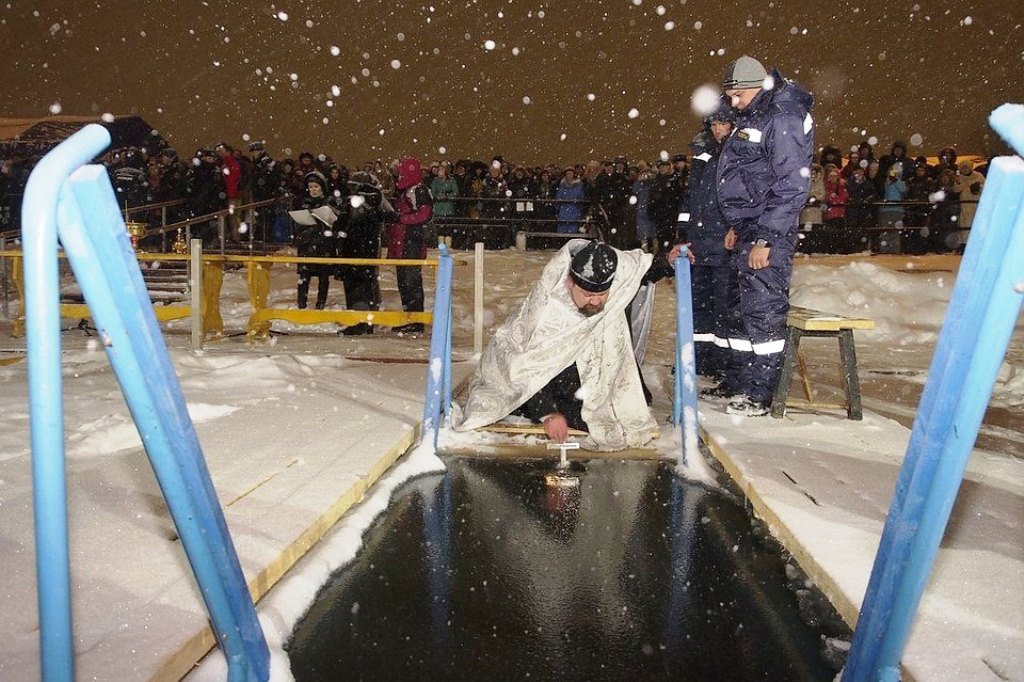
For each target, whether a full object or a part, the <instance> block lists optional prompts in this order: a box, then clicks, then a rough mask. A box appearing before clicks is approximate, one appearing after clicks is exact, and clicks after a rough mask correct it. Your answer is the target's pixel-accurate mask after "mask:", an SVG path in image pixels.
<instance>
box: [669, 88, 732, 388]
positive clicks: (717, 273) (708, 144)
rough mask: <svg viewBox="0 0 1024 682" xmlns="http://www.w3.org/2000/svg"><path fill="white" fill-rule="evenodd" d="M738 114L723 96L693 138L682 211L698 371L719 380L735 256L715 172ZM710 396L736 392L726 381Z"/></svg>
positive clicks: (726, 339) (722, 367) (725, 339)
mask: <svg viewBox="0 0 1024 682" xmlns="http://www.w3.org/2000/svg"><path fill="white" fill-rule="evenodd" d="M734 118H735V113H734V112H733V110H732V106H731V105H730V103H729V100H728V99H727V98H725V97H723V98H722V100H721V102H720V103H719V106H718V107H717V108H716V109H715V111H713V112H711V113H710V114H708V115H707V116H705V117H704V127H703V129H702V130H701V131H700V133H698V134H697V136H696V137H695V138H694V139H693V142H691V143H690V151H691V152H692V153H693V155H692V157H691V159H690V191H689V194H688V195H687V202H686V210H684V212H683V213H682V215H681V220H682V223H683V227H684V229H685V231H686V238H687V241H689V242H690V248H691V250H692V251H693V254H694V257H695V258H696V261H695V262H694V264H693V340H694V342H695V351H696V356H697V373H698V374H700V375H702V376H707V377H712V378H716V379H721V378H723V376H724V374H725V368H726V362H727V353H728V352H729V351H728V333H727V332H728V328H727V326H726V320H727V318H728V296H729V279H730V274H733V272H732V269H731V267H730V266H731V258H730V254H729V252H728V251H727V250H726V248H725V234H726V232H727V231H728V225H727V224H726V222H725V216H723V215H722V209H721V208H720V207H719V205H718V187H717V178H716V175H717V171H718V159H719V157H720V154H721V151H722V143H723V142H724V141H725V140H726V139H727V138H728V137H729V133H731V132H732V121H733V119H734ZM732 279H734V280H735V276H733V278H732ZM716 389H717V390H716V392H713V393H712V395H716V396H719V395H720V396H726V395H732V392H731V389H729V388H728V387H727V386H720V387H716Z"/></svg>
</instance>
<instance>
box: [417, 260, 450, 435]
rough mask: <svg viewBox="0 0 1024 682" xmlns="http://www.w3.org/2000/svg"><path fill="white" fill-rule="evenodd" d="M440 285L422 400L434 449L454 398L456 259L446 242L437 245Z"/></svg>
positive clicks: (437, 286)
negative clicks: (453, 351)
mask: <svg viewBox="0 0 1024 682" xmlns="http://www.w3.org/2000/svg"><path fill="white" fill-rule="evenodd" d="M437 248H438V251H439V254H438V261H439V262H438V265H437V285H436V286H435V289H434V322H433V327H432V328H431V330H430V356H429V362H428V364H427V388H426V395H425V399H424V401H423V434H424V436H425V435H426V433H427V432H428V431H432V432H433V435H432V438H433V443H434V449H435V450H436V449H437V438H438V434H439V432H440V430H441V422H442V416H441V415H442V414H443V415H444V416H446V417H447V416H450V414H451V402H452V271H453V269H454V265H455V263H454V261H453V260H452V255H451V253H449V251H448V248H447V247H446V246H445V245H444V244H438V245H437Z"/></svg>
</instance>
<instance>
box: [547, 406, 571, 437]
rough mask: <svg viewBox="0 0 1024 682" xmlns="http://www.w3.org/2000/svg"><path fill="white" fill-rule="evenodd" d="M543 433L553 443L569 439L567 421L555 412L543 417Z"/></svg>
mask: <svg viewBox="0 0 1024 682" xmlns="http://www.w3.org/2000/svg"><path fill="white" fill-rule="evenodd" d="M544 433H546V434H547V436H548V438H549V439H551V440H552V441H554V442H555V443H564V442H565V441H567V440H568V439H569V422H567V421H566V420H565V417H563V416H562V415H560V414H558V413H557V412H555V413H554V414H551V415H548V416H547V417H545V418H544Z"/></svg>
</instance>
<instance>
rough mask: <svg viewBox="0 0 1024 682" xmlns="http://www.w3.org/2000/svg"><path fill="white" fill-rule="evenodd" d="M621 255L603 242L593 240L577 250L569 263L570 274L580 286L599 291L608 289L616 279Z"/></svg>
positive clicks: (584, 288) (594, 291)
mask: <svg viewBox="0 0 1024 682" xmlns="http://www.w3.org/2000/svg"><path fill="white" fill-rule="evenodd" d="M618 265H619V256H618V254H616V253H615V249H613V248H612V247H610V246H608V245H607V244H605V243H603V242H598V241H593V242H590V243H589V244H587V245H586V246H585V247H583V248H582V249H580V250H579V251H577V252H576V254H575V255H574V256H573V257H572V262H571V263H570V264H569V276H570V277H572V281H573V282H575V283H576V286H578V287H579V288H581V289H583V290H585V291H590V292H593V293H598V292H601V291H607V290H608V289H609V288H610V287H611V285H612V280H613V279H615V268H617V267H618Z"/></svg>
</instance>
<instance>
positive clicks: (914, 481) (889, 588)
mask: <svg viewBox="0 0 1024 682" xmlns="http://www.w3.org/2000/svg"><path fill="white" fill-rule="evenodd" d="M990 122H991V123H992V127H993V128H995V129H996V131H997V132H999V133H1000V134H1001V135H1002V136H1003V137H1004V138H1006V139H1007V140H1008V141H1009V142H1010V143H1011V144H1012V145H1013V146H1014V147H1015V148H1016V149H1017V151H1018V152H1020V153H1024V106H1021V105H1009V104H1007V105H1003V106H1002V107H1000V108H999V109H997V110H996V111H995V112H993V114H992V116H991V118H990ZM1022 253H1024V160H1022V159H1021V158H1020V157H1001V158H997V159H995V160H994V161H993V163H992V165H991V167H990V169H989V175H988V178H987V179H986V182H985V188H984V191H983V192H982V196H981V201H980V202H979V204H978V212H977V214H976V216H975V219H974V224H973V225H972V227H971V238H970V240H969V241H968V242H967V249H966V250H965V252H964V257H963V260H962V261H961V264H960V272H959V275H958V276H957V281H956V285H955V287H954V288H953V295H952V298H951V299H950V302H949V308H948V309H947V312H946V319H945V322H944V323H943V325H942V331H941V332H940V334H939V339H938V343H937V344H936V347H935V356H934V357H933V359H932V365H931V369H930V370H929V372H928V382H927V384H925V388H924V392H923V393H922V395H921V403H920V405H919V407H918V411H917V417H916V418H915V419H914V426H913V429H912V431H911V435H910V442H909V444H908V445H907V453H906V456H905V458H904V460H903V466H902V468H901V469H900V473H899V477H898V479H897V482H896V490H895V493H894V494H893V500H892V504H891V506H890V508H889V514H888V516H887V517H886V522H885V527H884V529H883V531H882V539H881V543H880V545H879V548H878V553H877V555H876V556H875V563H874V566H873V567H872V570H871V578H870V580H869V582H868V587H867V592H866V594H865V597H864V603H863V605H862V607H861V611H860V617H859V618H858V620H857V627H856V630H855V631H854V636H853V643H852V645H851V648H850V654H849V657H848V659H847V663H846V669H845V671H844V673H843V681H844V682H862V681H864V682H867V681H870V682H875V681H877V680H885V681H895V680H898V679H900V671H899V663H900V658H901V656H902V655H903V650H904V648H905V647H906V643H907V639H908V638H909V636H910V628H911V626H912V625H913V622H914V616H915V614H916V612H917V608H918V605H919V604H920V601H921V597H922V595H923V594H924V590H925V587H926V586H927V584H928V576H929V575H930V573H931V568H932V564H933V562H934V561H935V556H936V554H937V553H938V550H939V544H940V542H941V541H942V536H943V533H944V532H945V529H946V524H947V523H948V521H949V516H950V513H951V511H952V508H953V503H954V501H955V500H956V496H957V492H958V491H959V489H960V484H961V482H962V480H963V475H964V471H965V469H966V468H967V462H968V459H969V458H970V455H971V450H972V449H973V447H974V442H975V440H976V438H977V435H978V429H979V427H980V425H981V421H982V418H983V417H984V414H985V409H986V407H987V405H988V400H989V397H990V396H991V395H992V387H993V386H994V385H995V380H996V377H997V376H998V372H999V367H1000V365H1001V364H1002V361H1003V358H1004V356H1005V355H1006V349H1007V347H1008V345H1009V342H1010V337H1011V335H1012V334H1013V328H1014V324H1015V323H1016V320H1017V316H1018V315H1019V314H1020V310H1021V305H1022V302H1024V259H1022V258H1021V254H1022Z"/></svg>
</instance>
